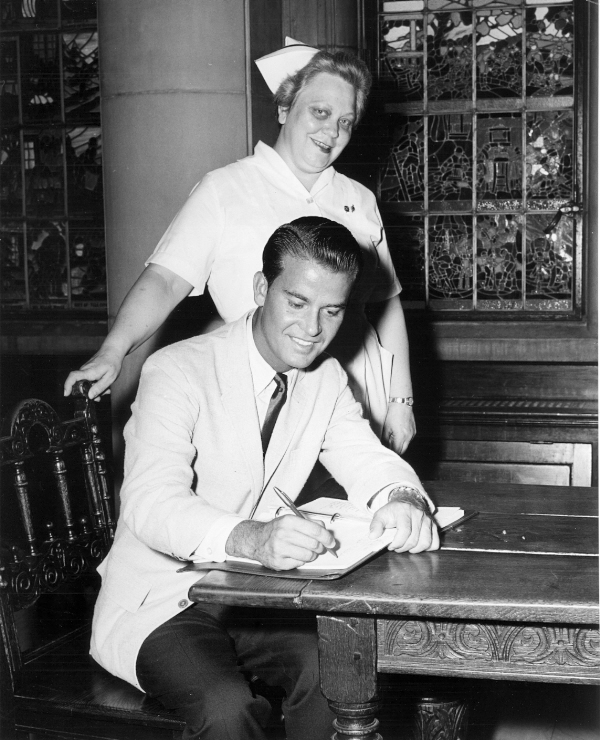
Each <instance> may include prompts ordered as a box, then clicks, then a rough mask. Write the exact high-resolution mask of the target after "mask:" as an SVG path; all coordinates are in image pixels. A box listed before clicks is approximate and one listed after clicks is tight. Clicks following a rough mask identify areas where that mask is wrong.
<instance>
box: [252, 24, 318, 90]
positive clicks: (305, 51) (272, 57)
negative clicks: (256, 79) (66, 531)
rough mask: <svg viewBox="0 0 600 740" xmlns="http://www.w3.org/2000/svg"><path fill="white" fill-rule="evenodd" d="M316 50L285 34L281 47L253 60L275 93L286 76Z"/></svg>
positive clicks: (293, 72)
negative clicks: (283, 43)
mask: <svg viewBox="0 0 600 740" xmlns="http://www.w3.org/2000/svg"><path fill="white" fill-rule="evenodd" d="M318 51H319V50H318V49H315V48H314V47H313V46H307V45H306V44H303V43H301V42H300V41H296V40H295V39H292V38H290V37H289V36H286V37H285V46H284V47H283V49H278V50H277V51H273V52H271V54H267V55H266V56H264V57H260V59H256V60H255V62H256V66H257V67H258V69H259V70H260V73H261V75H262V76H263V78H264V81H265V82H266V83H267V85H268V87H269V90H270V91H271V92H272V93H273V94H275V93H276V92H277V90H278V88H279V85H281V83H282V82H283V81H284V80H285V79H286V77H289V76H290V75H293V74H296V72H297V71H298V70H300V69H302V67H304V66H306V65H307V64H308V63H309V62H310V60H311V59H312V58H313V57H314V55H315V54H316V53H317V52H318Z"/></svg>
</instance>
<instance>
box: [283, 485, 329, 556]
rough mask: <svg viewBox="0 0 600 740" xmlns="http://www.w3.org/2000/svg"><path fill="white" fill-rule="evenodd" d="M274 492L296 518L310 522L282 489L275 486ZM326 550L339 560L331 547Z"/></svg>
mask: <svg viewBox="0 0 600 740" xmlns="http://www.w3.org/2000/svg"><path fill="white" fill-rule="evenodd" d="M273 490H274V491H275V493H276V494H277V495H278V496H279V498H280V499H281V500H282V501H283V503H284V504H285V505H286V506H289V507H290V509H291V510H292V511H293V512H294V514H295V515H296V516H299V517H300V519H306V520H307V521H310V517H308V516H306V514H305V513H304V512H303V511H300V509H299V508H298V507H297V506H296V504H295V503H294V502H293V501H292V499H291V498H290V497H289V496H288V495H287V494H286V493H284V492H283V491H282V490H281V489H280V488H276V487H275V486H273ZM323 547H325V545H323ZM325 549H326V550H327V552H330V553H331V554H332V555H333V556H334V557H335V558H337V552H336V551H335V550H332V549H331V548H330V547H325Z"/></svg>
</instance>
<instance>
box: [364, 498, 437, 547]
mask: <svg viewBox="0 0 600 740" xmlns="http://www.w3.org/2000/svg"><path fill="white" fill-rule="evenodd" d="M391 527H396V536H395V537H394V539H393V540H392V541H391V543H390V544H389V545H388V550H394V552H423V551H425V550H437V549H438V548H439V546H440V536H439V534H438V529H437V525H436V523H435V522H434V520H433V517H432V516H431V514H430V513H429V512H428V511H427V510H426V508H425V506H416V505H415V504H413V503H408V502H405V501H392V502H390V503H389V504H386V505H385V506H382V507H381V509H379V510H378V511H377V512H376V513H375V515H374V516H373V521H372V522H371V527H370V530H369V531H370V534H369V536H370V537H371V538H372V539H375V538H377V537H381V535H382V534H383V532H384V530H385V529H390V528H391Z"/></svg>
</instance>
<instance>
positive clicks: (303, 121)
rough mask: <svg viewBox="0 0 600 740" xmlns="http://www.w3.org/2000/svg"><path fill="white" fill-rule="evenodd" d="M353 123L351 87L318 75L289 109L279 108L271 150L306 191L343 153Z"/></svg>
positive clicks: (354, 108) (325, 75) (354, 113)
mask: <svg viewBox="0 0 600 740" xmlns="http://www.w3.org/2000/svg"><path fill="white" fill-rule="evenodd" d="M355 120H356V93H355V91H354V88H353V87H352V85H351V84H350V83H349V82H346V81H345V80H342V78H341V77H337V76H334V75H330V74H327V73H325V72H322V73H321V74H318V75H317V76H316V77H314V78H313V79H312V80H311V81H310V82H309V83H308V85H306V87H304V88H303V89H302V90H301V91H300V92H299V93H298V95H297V96H296V99H295V100H294V102H293V104H292V106H291V108H289V109H285V108H281V107H280V108H279V123H281V124H283V125H282V128H281V131H280V132H279V138H278V139H277V143H276V144H275V151H276V152H277V153H278V154H279V156H280V157H281V158H282V159H283V160H284V161H285V162H286V164H287V165H288V167H289V168H290V169H291V170H292V172H293V173H294V174H295V175H296V177H297V178H298V179H299V180H300V182H302V183H303V185H305V187H308V188H310V187H312V185H313V184H314V183H315V182H316V180H317V179H318V177H319V175H320V174H321V172H323V170H325V169H327V167H329V166H330V165H331V164H333V163H334V162H335V160H336V159H337V158H338V157H339V156H340V154H341V153H342V152H343V150H344V147H345V146H346V144H347V143H348V142H349V141H350V136H351V135H352V128H353V126H354V122H355Z"/></svg>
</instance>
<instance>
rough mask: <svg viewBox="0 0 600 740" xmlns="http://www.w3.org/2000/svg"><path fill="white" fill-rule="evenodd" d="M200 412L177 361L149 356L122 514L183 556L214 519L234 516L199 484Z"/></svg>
mask: <svg viewBox="0 0 600 740" xmlns="http://www.w3.org/2000/svg"><path fill="white" fill-rule="evenodd" d="M202 412H203V409H202V408H201V403H200V400H199V398H198V396H197V394H196V393H194V391H193V388H192V387H191V385H190V383H189V382H188V379H187V378H186V375H185V373H184V372H182V370H181V369H180V368H179V367H178V365H177V363H175V362H173V361H172V360H171V359H170V358H166V357H165V356H164V355H163V356H160V353H159V356H158V358H157V356H156V355H154V356H153V357H151V358H150V359H149V360H147V361H146V363H145V365H144V368H143V371H142V376H141V379H140V386H139V389H138V393H137V397H136V400H135V403H134V404H133V406H132V417H131V419H130V421H129V422H128V423H127V425H126V427H125V443H126V449H125V480H124V483H123V487H122V489H121V504H122V508H121V518H122V519H123V521H124V523H125V524H126V525H127V527H128V528H129V529H130V530H131V531H132V532H133V534H134V535H135V536H136V537H137V538H138V539H139V540H140V541H142V542H143V543H144V544H146V545H148V546H149V547H151V548H153V549H154V550H158V551H159V552H163V553H165V554H167V555H171V556H173V557H176V558H180V559H183V560H186V559H188V558H190V556H191V555H192V553H193V552H194V551H195V550H196V549H197V548H198V546H199V544H200V543H201V542H202V540H203V537H204V536H205V535H206V534H207V533H208V531H209V530H210V528H211V527H212V525H213V524H215V523H216V522H217V521H219V520H221V521H222V520H223V518H225V517H232V516H233V515H232V514H230V513H229V512H227V511H225V510H223V509H219V508H216V507H215V506H213V505H211V504H209V503H208V502H207V501H206V500H205V499H204V498H203V496H202V489H201V486H200V485H196V486H195V481H194V469H193V464H194V460H195V458H196V455H198V454H202V451H201V450H197V449H196V447H195V446H194V444H193V442H192V440H193V431H194V427H195V424H196V422H197V419H198V417H199V415H200V414H201V413H202ZM194 487H195V488H196V490H194ZM236 518H237V519H238V520H239V521H242V519H241V518H240V517H236Z"/></svg>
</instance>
